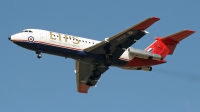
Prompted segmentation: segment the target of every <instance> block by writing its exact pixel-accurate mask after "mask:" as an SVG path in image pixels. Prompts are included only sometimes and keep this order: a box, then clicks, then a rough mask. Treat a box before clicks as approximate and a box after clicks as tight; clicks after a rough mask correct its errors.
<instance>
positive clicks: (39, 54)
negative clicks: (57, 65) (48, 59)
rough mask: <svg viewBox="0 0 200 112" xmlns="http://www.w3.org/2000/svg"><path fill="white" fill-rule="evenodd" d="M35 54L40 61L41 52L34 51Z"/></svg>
mask: <svg viewBox="0 0 200 112" xmlns="http://www.w3.org/2000/svg"><path fill="white" fill-rule="evenodd" d="M36 54H37V58H38V59H40V58H41V57H42V51H41V50H38V51H36Z"/></svg>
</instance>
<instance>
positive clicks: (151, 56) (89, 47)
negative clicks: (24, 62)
mask: <svg viewBox="0 0 200 112" xmlns="http://www.w3.org/2000/svg"><path fill="white" fill-rule="evenodd" d="M158 20H160V18H157V17H150V18H147V19H146V20H144V21H142V22H140V23H138V24H136V25H134V26H132V27H130V28H128V29H126V30H124V31H122V32H120V33H118V34H116V35H114V36H112V37H110V38H105V39H104V40H103V41H97V40H92V39H87V38H82V37H79V36H73V35H68V34H62V33H57V32H52V31H47V30H41V29H25V30H23V31H22V32H19V33H16V34H14V35H11V36H9V37H8V39H9V40H10V41H12V42H13V43H15V44H17V45H18V46H21V47H23V48H26V49H28V50H32V51H34V52H36V54H37V58H41V57H42V53H46V54H52V55H57V56H61V57H65V58H72V59H74V60H75V61H76V62H75V63H76V65H75V66H76V69H75V71H74V72H75V74H76V83H77V91H78V92H80V93H88V90H89V88H90V87H95V86H96V84H97V82H98V81H99V79H100V77H101V75H102V74H103V73H104V72H106V71H107V70H108V69H109V68H110V66H115V67H119V68H122V69H126V70H144V71H152V66H154V65H159V64H163V63H166V60H165V57H166V56H167V55H172V54H173V52H174V50H175V48H176V46H177V44H178V43H179V42H180V41H181V40H183V39H185V38H186V37H188V36H190V35H191V34H193V33H195V31H193V30H182V31H180V32H177V33H175V34H172V35H169V36H165V37H163V38H161V37H157V38H155V41H154V42H153V43H152V44H151V45H149V46H148V47H147V48H146V49H145V50H141V49H136V48H132V47H131V46H132V45H133V44H134V43H135V42H137V41H138V40H139V39H140V38H142V37H143V36H144V35H146V34H148V32H147V31H146V29H147V28H148V27H150V26H151V25H152V24H154V23H155V22H157V21H158Z"/></svg>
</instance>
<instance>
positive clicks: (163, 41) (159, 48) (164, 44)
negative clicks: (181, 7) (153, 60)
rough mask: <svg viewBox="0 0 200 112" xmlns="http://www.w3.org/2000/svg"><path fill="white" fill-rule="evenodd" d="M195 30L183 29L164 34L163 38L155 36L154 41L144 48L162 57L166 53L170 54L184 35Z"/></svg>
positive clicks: (188, 34)
mask: <svg viewBox="0 0 200 112" xmlns="http://www.w3.org/2000/svg"><path fill="white" fill-rule="evenodd" d="M194 32H195V31H192V30H183V31H180V32H178V33H175V34H172V35H169V36H166V37H164V38H156V41H155V42H154V43H152V44H151V45H150V46H149V47H147V48H146V49H145V50H146V51H148V52H151V53H154V54H160V55H161V56H162V57H163V58H165V57H166V56H167V54H169V55H172V54H173V52H174V50H175V48H176V45H177V44H178V43H179V42H180V41H181V40H183V39H185V38H186V37H188V36H190V35H191V34H193V33H194Z"/></svg>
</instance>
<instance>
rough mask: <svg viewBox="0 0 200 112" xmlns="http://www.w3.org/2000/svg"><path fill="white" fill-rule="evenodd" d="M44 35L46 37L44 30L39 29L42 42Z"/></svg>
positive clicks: (44, 39) (44, 40) (44, 38)
mask: <svg viewBox="0 0 200 112" xmlns="http://www.w3.org/2000/svg"><path fill="white" fill-rule="evenodd" d="M46 37H47V35H46V31H42V30H40V40H41V41H42V42H46Z"/></svg>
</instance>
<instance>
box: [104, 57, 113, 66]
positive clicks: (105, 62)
mask: <svg viewBox="0 0 200 112" xmlns="http://www.w3.org/2000/svg"><path fill="white" fill-rule="evenodd" d="M111 64H112V59H109V58H108V59H106V60H105V61H104V65H105V66H110V65H111Z"/></svg>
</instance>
